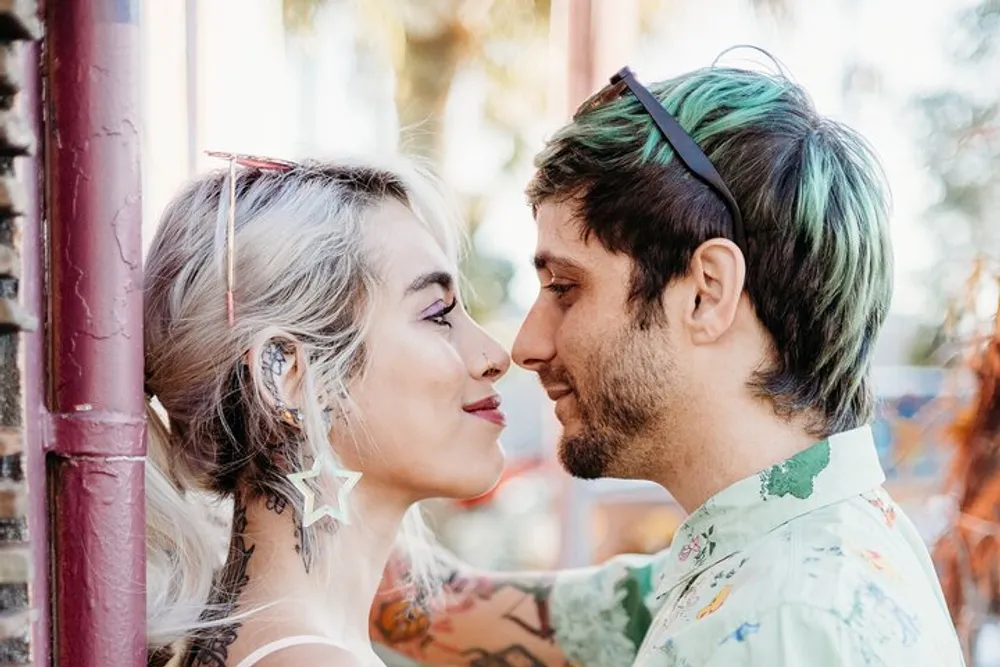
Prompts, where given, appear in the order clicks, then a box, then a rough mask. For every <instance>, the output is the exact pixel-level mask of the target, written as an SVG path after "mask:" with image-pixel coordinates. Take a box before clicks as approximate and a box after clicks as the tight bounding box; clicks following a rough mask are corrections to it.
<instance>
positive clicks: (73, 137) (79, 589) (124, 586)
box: [45, 0, 145, 667]
mask: <svg viewBox="0 0 1000 667" xmlns="http://www.w3.org/2000/svg"><path fill="white" fill-rule="evenodd" d="M46 27H47V31H46V38H47V39H46V42H47V43H46V55H47V63H46V70H47V71H46V89H45V93H46V103H47V112H48V113H47V116H46V142H45V143H46V159H47V164H46V169H47V172H46V173H47V176H48V184H47V185H48V188H47V201H48V215H49V224H50V233H51V236H50V238H51V246H50V247H51V256H50V260H49V261H50V270H51V282H50V285H51V299H52V302H51V305H50V308H51V310H50V312H51V341H52V373H51V382H52V387H51V400H52V405H53V410H52V412H53V414H52V430H51V433H50V440H49V442H50V446H51V450H50V451H51V453H50V458H51V461H50V483H51V485H52V486H51V498H52V509H51V512H52V519H53V538H54V556H53V589H54V609H55V618H54V621H55V648H54V654H55V658H56V665H58V666H60V667H63V666H66V667H68V666H69V665H72V666H73V667H111V666H114V667H133V666H134V667H139V666H140V665H144V664H145V592H144V589H145V485H144V473H143V468H144V456H145V433H144V428H145V426H144V412H143V400H144V399H143V394H142V382H143V351H142V292H141V286H142V273H141V271H142V267H141V264H142V253H141V248H142V245H141V229H142V225H141V206H140V193H141V190H140V187H141V181H140V174H139V131H138V128H139V81H138V74H139V62H138V55H139V25H138V3H137V2H136V1H135V0H61V1H60V2H49V3H48V11H47V16H46Z"/></svg>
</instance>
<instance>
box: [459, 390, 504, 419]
mask: <svg viewBox="0 0 1000 667" xmlns="http://www.w3.org/2000/svg"><path fill="white" fill-rule="evenodd" d="M462 409H463V410H465V411H466V412H468V413H469V414H470V415H473V416H475V417H479V418H480V419H485V420H486V421H488V422H492V423H494V424H496V425H497V426H506V425H507V417H506V415H504V413H503V412H501V411H500V397H499V396H497V395H495V394H494V395H493V396H487V397H486V398H483V399H480V400H478V401H475V402H474V403H468V404H466V405H463V406H462Z"/></svg>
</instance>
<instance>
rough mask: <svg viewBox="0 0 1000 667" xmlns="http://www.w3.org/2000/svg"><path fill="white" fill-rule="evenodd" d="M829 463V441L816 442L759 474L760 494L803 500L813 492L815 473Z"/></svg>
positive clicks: (765, 497) (763, 496)
mask: <svg viewBox="0 0 1000 667" xmlns="http://www.w3.org/2000/svg"><path fill="white" fill-rule="evenodd" d="M828 465H830V441H829V440H824V441H822V442H818V443H816V444H815V445H813V446H812V447H810V448H809V449H807V450H805V451H804V452H800V453H798V454H796V455H795V456H793V457H792V458H790V459H788V460H787V461H785V462H784V463H779V464H778V465H776V466H774V467H772V468H771V469H770V470H765V471H764V472H762V473H761V474H760V495H761V497H762V498H764V499H765V500H766V499H767V496H775V497H778V498H781V497H783V496H794V497H795V498H798V499H799V500H805V499H806V498H808V497H809V496H811V495H812V493H813V483H814V482H815V481H816V477H817V475H819V474H820V473H821V472H823V470H824V469H825V468H826V467H827V466H828Z"/></svg>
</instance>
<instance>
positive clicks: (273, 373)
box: [247, 336, 305, 426]
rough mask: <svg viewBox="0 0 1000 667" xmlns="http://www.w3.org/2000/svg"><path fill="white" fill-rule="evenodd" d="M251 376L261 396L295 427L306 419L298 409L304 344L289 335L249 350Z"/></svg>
mask: <svg viewBox="0 0 1000 667" xmlns="http://www.w3.org/2000/svg"><path fill="white" fill-rule="evenodd" d="M247 365H248V366H249V368H250V377H251V378H252V379H253V382H254V385H255V386H256V388H257V392H258V395H259V396H260V397H261V398H262V399H263V400H264V402H265V404H266V405H267V406H268V407H269V408H271V409H272V410H273V411H274V412H276V413H277V414H278V416H279V417H280V418H281V419H282V420H283V421H285V422H287V423H288V424H290V425H292V426H298V425H299V424H300V423H301V422H302V420H303V413H302V411H301V410H300V409H299V405H300V403H301V388H302V386H303V384H304V383H303V373H304V372H305V360H304V358H303V355H302V346H301V345H300V344H299V343H298V342H297V341H294V340H292V339H290V338H283V337H278V336H274V337H270V338H267V339H265V340H264V341H263V342H262V343H260V344H259V345H255V346H254V347H251V348H250V350H249V351H248V352H247Z"/></svg>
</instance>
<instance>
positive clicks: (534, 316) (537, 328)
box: [511, 301, 557, 373]
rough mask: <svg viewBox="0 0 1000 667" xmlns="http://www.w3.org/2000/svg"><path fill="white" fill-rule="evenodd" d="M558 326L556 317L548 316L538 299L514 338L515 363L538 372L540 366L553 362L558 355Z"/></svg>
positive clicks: (513, 353)
mask: <svg viewBox="0 0 1000 667" xmlns="http://www.w3.org/2000/svg"><path fill="white" fill-rule="evenodd" d="M556 328H557V324H556V322H555V321H554V318H552V317H550V316H548V314H547V313H545V312H544V310H543V308H541V307H539V304H538V302H537V301H536V302H535V305H534V306H532V308H531V310H530V311H528V316H527V317H525V319H524V323H523V324H521V330H520V331H518V332H517V338H515V339H514V347H513V349H512V350H511V356H513V358H514V363H516V364H517V365H518V366H520V367H521V368H524V369H527V370H529V371H535V372H536V373H537V372H538V369H539V368H540V367H542V366H545V365H546V364H549V363H551V362H552V359H553V358H555V356H556V346H555V332H556Z"/></svg>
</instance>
